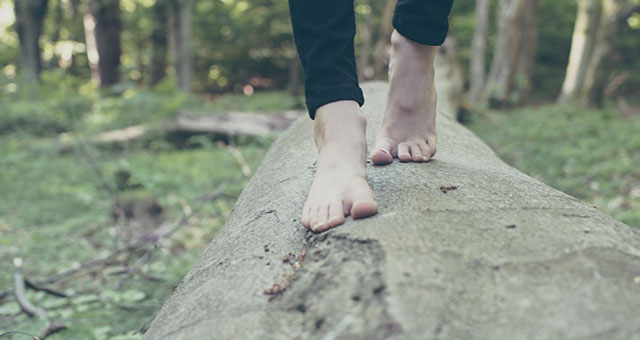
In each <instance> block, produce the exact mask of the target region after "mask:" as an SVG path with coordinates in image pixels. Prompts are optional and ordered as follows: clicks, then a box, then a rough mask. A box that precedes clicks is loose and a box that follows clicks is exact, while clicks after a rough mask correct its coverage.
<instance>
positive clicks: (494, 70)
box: [485, 0, 526, 106]
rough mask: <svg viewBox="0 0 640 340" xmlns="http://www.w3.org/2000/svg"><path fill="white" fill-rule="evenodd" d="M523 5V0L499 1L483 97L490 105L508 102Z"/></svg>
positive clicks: (500, 104) (524, 1) (514, 67)
mask: <svg viewBox="0 0 640 340" xmlns="http://www.w3.org/2000/svg"><path fill="white" fill-rule="evenodd" d="M525 4H526V0H500V2H499V14H498V38H497V42H496V45H495V48H494V53H493V62H492V64H491V72H490V73H489V79H488V81H487V85H486V87H485V97H486V98H487V100H488V101H489V105H490V106H504V105H506V104H508V101H509V99H510V98H509V94H510V93H511V89H512V85H513V79H514V76H515V73H516V65H517V56H518V48H519V44H520V23H519V20H520V16H521V14H522V12H523V9H524V8H525V6H524V5H525Z"/></svg>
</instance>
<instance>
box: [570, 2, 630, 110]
mask: <svg viewBox="0 0 640 340" xmlns="http://www.w3.org/2000/svg"><path fill="white" fill-rule="evenodd" d="M639 9H640V6H638V5H637V4H635V3H633V2H632V1H629V0H581V2H580V3H579V7H578V16H577V18H576V25H575V28H574V33H573V41H572V45H571V53H570V55H569V64H568V66H567V73H566V76H565V80H564V84H563V86H562V92H561V93H560V96H559V98H558V101H560V102H568V101H572V100H576V99H577V100H578V101H579V102H580V103H581V104H582V105H583V106H585V107H591V106H596V107H602V106H603V105H604V92H605V88H606V86H607V82H608V80H609V73H610V69H611V52H612V51H614V50H615V45H616V42H617V40H618V31H619V29H620V25H621V24H622V23H624V22H625V21H626V19H627V18H628V17H629V16H630V15H631V14H632V13H634V12H635V11H638V10H639Z"/></svg>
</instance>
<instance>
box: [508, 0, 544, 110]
mask: <svg viewBox="0 0 640 340" xmlns="http://www.w3.org/2000/svg"><path fill="white" fill-rule="evenodd" d="M539 11H540V2H539V0H527V3H526V4H525V7H524V13H525V14H524V15H523V16H522V18H521V19H520V44H519V46H518V57H517V58H518V59H517V61H516V75H515V78H514V86H513V87H514V88H513V92H512V93H513V96H514V98H515V102H516V104H518V105H522V104H525V103H526V102H527V100H528V99H529V93H530V91H531V76H532V73H533V67H534V65H535V58H536V46H537V44H538V16H539Z"/></svg>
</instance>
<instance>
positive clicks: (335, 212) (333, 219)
mask: <svg viewBox="0 0 640 340" xmlns="http://www.w3.org/2000/svg"><path fill="white" fill-rule="evenodd" d="M342 223H344V206H343V204H342V201H341V200H334V201H333V202H331V204H330V205H329V227H330V228H333V227H335V226H339V225H341V224H342Z"/></svg>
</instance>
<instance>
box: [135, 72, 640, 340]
mask: <svg viewBox="0 0 640 340" xmlns="http://www.w3.org/2000/svg"><path fill="white" fill-rule="evenodd" d="M363 88H364V91H365V95H366V98H367V104H366V105H365V106H364V111H365V112H366V114H367V117H368V118H369V121H370V123H369V124H368V129H369V131H368V135H369V137H370V140H369V143H371V142H372V139H373V136H374V132H375V130H376V129H377V128H378V126H379V124H380V121H381V117H382V114H383V112H384V106H385V102H384V101H385V97H386V85H385V84H383V83H370V84H364V85H363ZM311 127H312V122H311V121H310V120H309V119H308V118H306V117H303V118H301V119H300V120H298V121H297V122H296V123H294V124H293V125H292V126H291V127H290V128H289V129H288V130H287V131H286V132H285V133H284V134H283V135H282V136H281V137H280V138H279V140H278V141H277V142H276V143H275V144H274V145H273V146H272V147H271V150H270V151H269V152H268V154H267V156H266V158H265V159H264V161H263V163H262V165H261V166H260V167H259V169H258V171H256V173H255V175H254V176H253V178H252V179H251V181H250V183H249V184H248V185H247V187H246V189H245V190H244V192H243V194H242V195H241V197H240V198H239V200H238V202H237V204H236V207H235V209H234V211H233V213H232V214H231V216H230V217H229V219H228V221H227V222H226V224H225V225H224V226H223V227H222V229H221V230H220V231H219V232H218V234H217V235H216V236H215V238H214V239H213V241H212V242H211V244H210V245H209V246H208V247H207V248H206V249H205V251H204V254H203V255H202V257H201V259H200V260H199V261H198V263H197V264H196V265H195V266H194V268H193V269H192V270H191V271H190V273H189V274H188V275H187V276H186V277H185V278H184V280H183V281H182V283H181V284H180V286H179V287H178V288H177V289H176V291H175V292H174V294H173V296H172V297H171V298H169V300H168V301H167V302H166V303H165V305H164V307H163V308H162V310H161V311H160V313H159V315H158V316H157V317H156V319H155V320H154V321H153V323H152V325H151V327H150V329H149V330H148V332H147V333H146V334H145V339H154V340H155V339H516V340H517V339H604V338H606V339H621V340H622V339H624V340H629V339H640V325H638V323H637V312H638V310H640V285H639V284H638V283H637V282H638V281H640V279H639V278H637V276H639V275H640V233H639V232H638V231H636V230H634V229H631V228H630V227H628V226H626V225H624V224H622V223H620V222H618V221H616V220H615V219H613V218H612V217H610V216H608V215H606V214H604V213H602V212H600V211H598V210H597V209H595V208H594V207H592V206H591V205H588V204H586V203H584V202H581V201H579V200H577V199H575V198H573V197H570V196H568V195H566V194H564V193H562V192H560V191H557V190H555V189H552V188H550V187H548V186H546V185H544V184H542V183H540V182H538V181H537V180H535V179H533V178H531V177H528V176H526V175H524V174H522V173H520V172H519V171H517V170H516V169H514V168H511V167H510V166H508V165H506V164H505V163H503V162H502V161H500V160H499V159H498V158H497V157H496V156H495V155H494V153H493V152H492V151H491V149H489V147H487V146H486V145H485V144H484V143H482V141H481V140H479V139H478V138H477V137H476V136H475V135H473V134H472V133H471V132H470V131H469V130H467V129H466V128H464V127H463V126H462V125H460V124H458V123H457V122H455V121H454V120H452V119H450V118H447V117H446V116H440V117H439V119H438V132H439V145H438V147H439V150H438V154H437V155H436V157H435V159H434V160H432V161H431V162H429V163H426V164H416V163H407V164H399V163H394V164H392V165H389V166H381V167H373V166H369V168H368V169H367V170H368V174H369V182H370V183H371V185H372V187H373V190H374V191H375V193H376V196H377V198H378V201H379V203H380V212H379V213H378V215H376V216H374V217H371V218H367V219H361V220H351V219H350V218H349V219H348V220H347V222H346V223H345V224H344V225H342V226H340V227H338V228H335V229H332V230H330V231H328V232H325V233H321V234H314V233H311V232H308V231H307V230H305V229H304V228H303V227H302V226H301V224H300V211H301V209H302V205H303V204H304V200H305V197H306V194H307V190H308V189H309V185H310V184H311V180H312V177H313V172H314V161H315V154H316V153H315V146H314V144H313V139H312V138H311V131H312V129H311ZM283 273H284V275H283ZM283 289H284V290H283ZM265 290H267V292H270V293H276V292H278V291H280V293H279V294H274V295H265V294H264V293H263V292H264V291H265Z"/></svg>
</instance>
